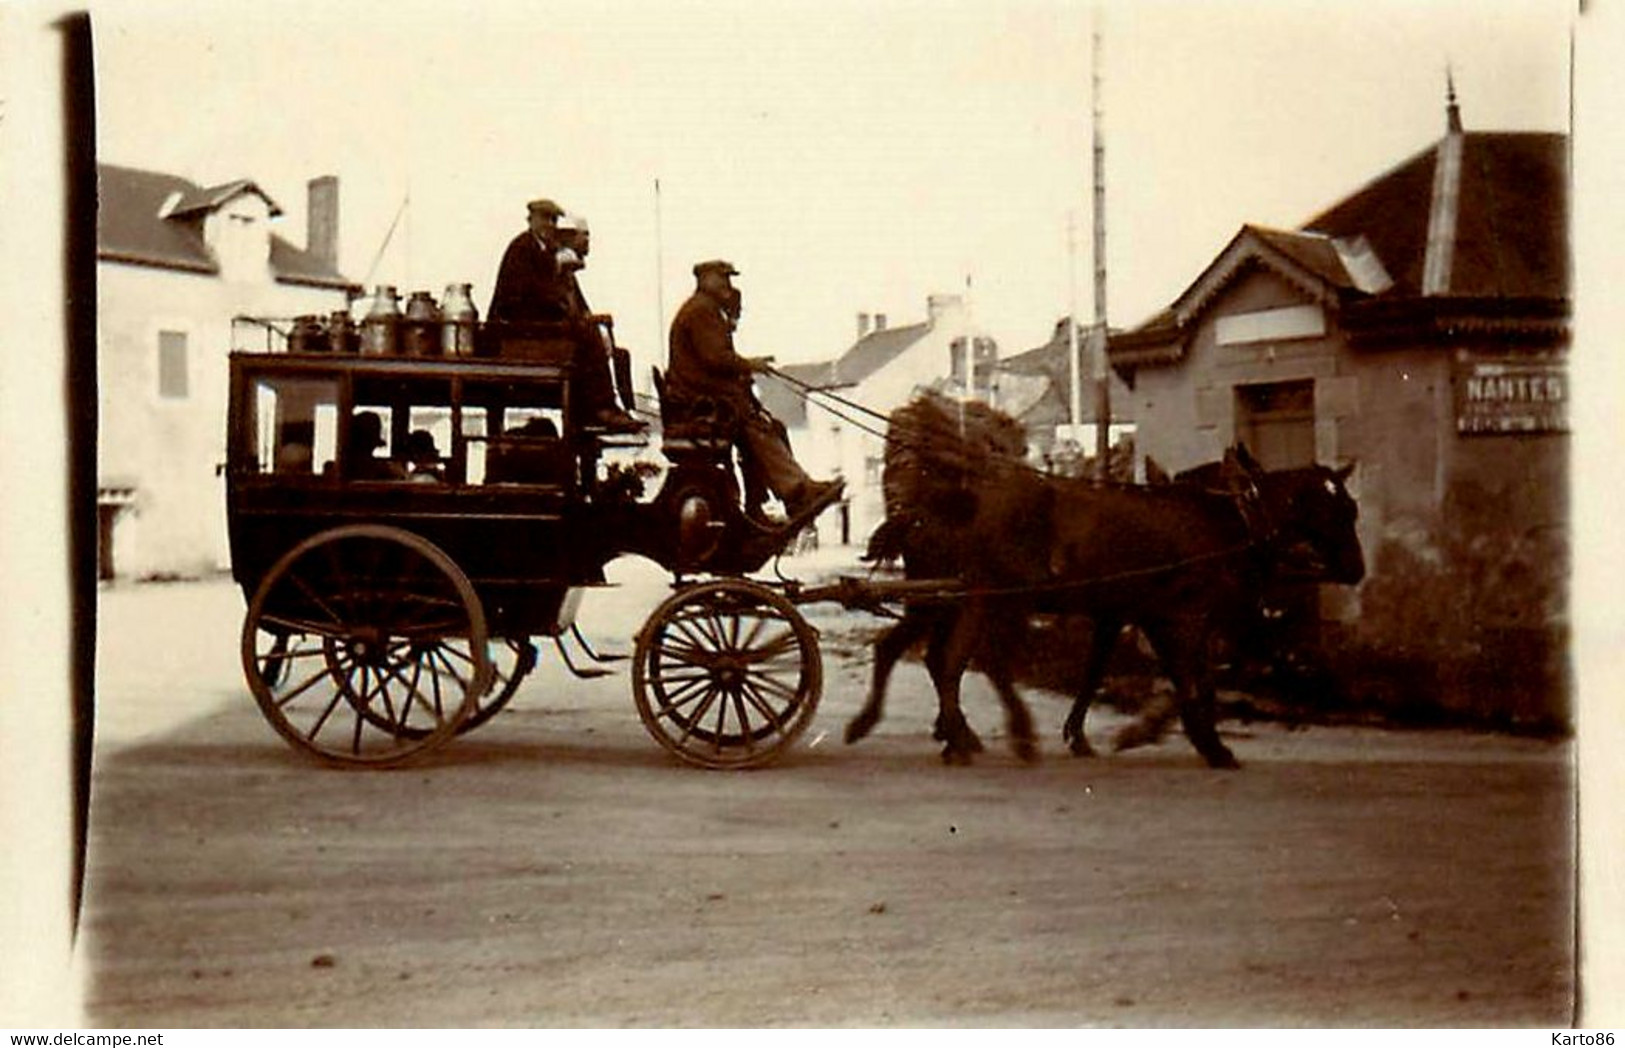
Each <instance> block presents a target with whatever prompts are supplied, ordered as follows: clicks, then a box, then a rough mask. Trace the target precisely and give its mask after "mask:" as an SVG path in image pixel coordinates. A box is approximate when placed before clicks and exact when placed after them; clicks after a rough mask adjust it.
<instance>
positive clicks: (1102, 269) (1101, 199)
mask: <svg viewBox="0 0 1625 1048" xmlns="http://www.w3.org/2000/svg"><path fill="white" fill-rule="evenodd" d="M1093 42H1094V46H1093V48H1092V49H1091V54H1090V59H1089V74H1090V81H1091V85H1092V88H1093V90H1092V91H1091V95H1092V98H1093V102H1094V116H1093V121H1092V126H1093V132H1094V133H1093V139H1094V154H1095V156H1094V160H1095V163H1094V174H1095V177H1094V184H1095V215H1094V218H1095V326H1094V330H1093V333H1092V337H1091V338H1090V340H1089V341H1090V343H1091V346H1090V348H1091V350H1092V354H1091V361H1092V363H1093V365H1094V373H1095V375H1094V377H1095V476H1096V479H1098V480H1102V481H1104V480H1106V479H1107V478H1108V476H1109V469H1108V464H1107V455H1108V453H1109V452H1110V451H1111V425H1112V392H1111V384H1110V376H1111V369H1110V368H1108V367H1107V366H1106V332H1107V327H1106V138H1105V135H1104V134H1103V133H1102V131H1101V127H1100V123H1101V121H1100V111H1101V110H1100V23H1099V10H1098V9H1097V10H1096V22H1095V26H1094V34H1093Z"/></svg>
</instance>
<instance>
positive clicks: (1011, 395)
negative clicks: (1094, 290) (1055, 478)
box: [999, 317, 1132, 429]
mask: <svg viewBox="0 0 1625 1048" xmlns="http://www.w3.org/2000/svg"><path fill="white" fill-rule="evenodd" d="M1066 326H1067V318H1066V317H1062V318H1061V319H1060V320H1058V321H1056V322H1055V330H1054V331H1053V332H1052V333H1051V334H1050V339H1049V341H1048V342H1046V343H1044V344H1043V345H1042V346H1039V347H1037V348H1036V349H1029V350H1027V351H1026V352H1023V353H1018V354H1016V355H1015V356H1013V357H1006V358H1005V359H1004V360H1001V361H999V406H1000V407H1001V408H1002V409H1004V410H1005V411H1008V412H1010V413H1011V414H1013V415H1015V416H1016V417H1017V418H1018V419H1020V420H1021V421H1022V422H1023V423H1025V424H1026V425H1027V426H1028V428H1029V429H1032V428H1033V427H1035V426H1052V425H1054V424H1055V423H1057V422H1066V421H1068V420H1069V418H1070V416H1071V411H1072V397H1071V392H1070V390H1071V388H1072V361H1071V355H1072V344H1071V342H1070V341H1069V340H1068V337H1067V327H1066ZM1113 337H1114V338H1115V337H1116V336H1115V334H1114V335H1113ZM1078 354H1079V360H1078V362H1079V364H1080V365H1081V366H1082V368H1083V370H1084V373H1083V375H1082V376H1080V377H1081V379H1082V381H1083V382H1084V383H1085V384H1086V388H1088V389H1089V390H1090V393H1089V394H1088V395H1087V396H1085V397H1084V400H1083V403H1082V404H1080V405H1079V407H1080V408H1081V411H1082V416H1083V417H1082V418H1081V419H1080V420H1079V421H1082V422H1093V421H1094V419H1095V398H1094V394H1093V387H1094V383H1093V380H1092V379H1091V378H1090V375H1091V374H1092V373H1093V371H1094V368H1093V366H1092V364H1091V363H1090V360H1091V358H1090V350H1089V331H1088V330H1087V329H1086V328H1084V327H1083V326H1082V325H1080V326H1079V327H1078ZM1035 380H1036V381H1037V382H1039V383H1042V386H1036V385H1034V381H1035ZM1118 381H1121V380H1120V379H1119V380H1118ZM1112 392H1113V394H1114V395H1120V394H1121V393H1122V388H1121V387H1120V386H1115V385H1114V389H1113V390H1112ZM1114 401H1115V402H1117V403H1118V404H1121V403H1122V401H1121V400H1120V399H1118V396H1114ZM1115 415H1116V418H1117V421H1119V422H1125V421H1132V420H1131V419H1130V418H1129V417H1128V415H1127V414H1126V413H1125V412H1124V411H1122V410H1121V408H1119V409H1118V410H1117V411H1116V412H1115Z"/></svg>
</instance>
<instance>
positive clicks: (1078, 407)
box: [1066, 212, 1083, 440]
mask: <svg viewBox="0 0 1625 1048" xmlns="http://www.w3.org/2000/svg"><path fill="white" fill-rule="evenodd" d="M1077 219H1078V216H1077V214H1076V213H1075V212H1069V213H1068V214H1067V216H1066V294H1067V299H1066V364H1067V382H1068V384H1067V391H1068V393H1069V394H1070V398H1069V405H1070V407H1071V415H1070V417H1069V419H1068V421H1069V422H1071V423H1072V429H1071V433H1072V439H1074V440H1076V439H1077V436H1078V426H1080V425H1081V424H1082V423H1083V362H1082V361H1081V360H1079V359H1078V348H1079V347H1078V227H1077Z"/></svg>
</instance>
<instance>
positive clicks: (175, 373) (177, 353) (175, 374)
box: [158, 331, 191, 400]
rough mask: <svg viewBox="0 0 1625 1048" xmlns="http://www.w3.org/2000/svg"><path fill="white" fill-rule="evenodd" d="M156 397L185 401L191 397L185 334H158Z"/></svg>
mask: <svg viewBox="0 0 1625 1048" xmlns="http://www.w3.org/2000/svg"><path fill="white" fill-rule="evenodd" d="M158 395H159V396H160V397H163V398H164V399H165V400H185V399H186V398H187V397H188V396H190V395H191V392H190V387H189V385H188V377H187V373H186V332H184V331H160V332H158Z"/></svg>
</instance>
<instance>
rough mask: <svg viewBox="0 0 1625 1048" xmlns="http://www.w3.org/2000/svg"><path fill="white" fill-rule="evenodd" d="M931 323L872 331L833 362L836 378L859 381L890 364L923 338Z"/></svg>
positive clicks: (842, 380)
mask: <svg viewBox="0 0 1625 1048" xmlns="http://www.w3.org/2000/svg"><path fill="white" fill-rule="evenodd" d="M930 330H931V325H930V324H929V323H926V322H924V321H922V322H921V323H918V324H905V325H903V326H902V327H887V328H881V329H880V330H879V331H871V332H869V333H868V334H867V335H864V336H863V337H862V338H860V339H858V340H857V341H856V342H854V343H852V345H851V346H850V347H849V348H848V349H847V351H846V352H845V353H842V354H841V356H840V358H839V359H838V360H836V361H835V362H834V376H835V381H836V382H839V383H842V384H848V383H851V384H856V383H858V382H862V381H863V380H864V379H866V378H868V377H869V376H870V375H873V374H874V373H875V372H877V371H879V370H880V369H881V368H883V367H885V366H886V365H887V364H890V363H891V362H892V361H894V360H896V359H897V358H898V357H900V356H902V355H903V352H904V351H905V350H906V349H908V348H909V347H910V346H912V345H914V343H916V342H918V341H919V340H920V339H922V338H924V337H925V335H926V332H928V331H930Z"/></svg>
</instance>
